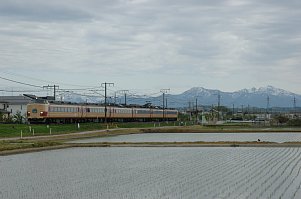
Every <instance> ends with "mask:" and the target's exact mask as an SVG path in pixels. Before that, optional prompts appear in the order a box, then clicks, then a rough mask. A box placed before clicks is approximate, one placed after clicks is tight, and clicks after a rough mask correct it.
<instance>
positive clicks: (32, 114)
mask: <svg viewBox="0 0 301 199" xmlns="http://www.w3.org/2000/svg"><path fill="white" fill-rule="evenodd" d="M48 107H49V104H38V103H34V104H28V105H27V120H28V122H29V123H45V122H46V120H47V117H48Z"/></svg>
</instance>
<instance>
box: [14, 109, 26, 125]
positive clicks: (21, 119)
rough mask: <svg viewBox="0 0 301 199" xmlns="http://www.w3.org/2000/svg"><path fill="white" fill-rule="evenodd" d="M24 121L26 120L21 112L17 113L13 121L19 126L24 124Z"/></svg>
mask: <svg viewBox="0 0 301 199" xmlns="http://www.w3.org/2000/svg"><path fill="white" fill-rule="evenodd" d="M23 119H24V117H23V116H22V114H21V112H20V111H17V113H16V114H15V115H14V116H13V120H14V121H15V122H16V123H18V124H22V123H23Z"/></svg>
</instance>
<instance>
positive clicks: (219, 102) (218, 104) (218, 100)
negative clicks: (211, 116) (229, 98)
mask: <svg viewBox="0 0 301 199" xmlns="http://www.w3.org/2000/svg"><path fill="white" fill-rule="evenodd" d="M220 105H221V94H220V92H219V91H218V94H217V121H219V119H220V118H219V109H220Z"/></svg>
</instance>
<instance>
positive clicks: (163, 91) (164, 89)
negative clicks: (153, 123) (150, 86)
mask: <svg viewBox="0 0 301 199" xmlns="http://www.w3.org/2000/svg"><path fill="white" fill-rule="evenodd" d="M168 91H170V89H169V88H163V89H161V90H160V92H161V93H162V94H163V120H165V113H164V112H165V110H164V109H165V93H167V92H168Z"/></svg>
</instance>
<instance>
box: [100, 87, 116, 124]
mask: <svg viewBox="0 0 301 199" xmlns="http://www.w3.org/2000/svg"><path fill="white" fill-rule="evenodd" d="M103 85H104V87H105V123H107V85H108V86H111V85H112V86H114V83H107V82H105V83H102V84H101V87H103Z"/></svg>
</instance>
